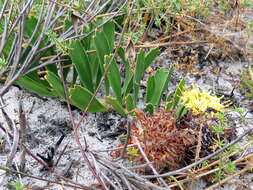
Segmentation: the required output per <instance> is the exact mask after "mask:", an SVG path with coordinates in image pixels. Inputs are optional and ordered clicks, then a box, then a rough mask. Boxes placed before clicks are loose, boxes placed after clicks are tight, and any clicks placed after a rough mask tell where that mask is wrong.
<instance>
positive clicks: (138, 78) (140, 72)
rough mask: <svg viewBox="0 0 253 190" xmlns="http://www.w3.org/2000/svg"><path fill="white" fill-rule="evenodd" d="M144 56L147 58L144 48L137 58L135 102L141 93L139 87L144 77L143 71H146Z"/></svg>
mask: <svg viewBox="0 0 253 190" xmlns="http://www.w3.org/2000/svg"><path fill="white" fill-rule="evenodd" d="M144 58H145V52H144V50H143V49H142V50H141V51H140V52H139V53H138V55H137V58H136V68H135V74H134V89H133V90H134V100H135V104H136V102H137V99H138V94H139V88H140V81H141V79H142V76H143V73H144V63H143V62H144Z"/></svg>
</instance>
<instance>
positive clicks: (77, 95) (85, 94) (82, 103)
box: [69, 86, 107, 112]
mask: <svg viewBox="0 0 253 190" xmlns="http://www.w3.org/2000/svg"><path fill="white" fill-rule="evenodd" d="M69 95H70V97H69V98H70V103H71V104H72V105H74V106H76V107H78V108H80V109H81V110H83V111H84V110H85V109H86V107H87V106H88V104H89V102H90V100H91V99H92V97H93V94H92V93H91V92H90V91H89V90H88V89H86V88H83V87H81V86H75V87H74V88H71V89H70V92H69ZM88 111H89V112H103V111H107V108H106V107H105V106H104V105H103V104H102V103H101V102H100V101H98V100H97V99H96V98H94V99H93V101H92V103H91V105H90V108H89V109H88Z"/></svg>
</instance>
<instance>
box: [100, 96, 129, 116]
mask: <svg viewBox="0 0 253 190" xmlns="http://www.w3.org/2000/svg"><path fill="white" fill-rule="evenodd" d="M105 101H106V102H107V103H108V104H110V105H112V107H113V108H114V110H115V111H116V112H118V113H119V114H120V115H122V116H123V117H126V116H127V111H126V110H125V109H124V108H123V107H122V105H121V104H120V102H119V101H118V100H117V99H116V98H113V97H110V96H106V97H105Z"/></svg>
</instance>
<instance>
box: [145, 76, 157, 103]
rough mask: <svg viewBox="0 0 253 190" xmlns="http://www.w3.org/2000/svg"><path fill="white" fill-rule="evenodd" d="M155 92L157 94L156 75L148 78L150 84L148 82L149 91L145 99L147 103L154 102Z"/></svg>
mask: <svg viewBox="0 0 253 190" xmlns="http://www.w3.org/2000/svg"><path fill="white" fill-rule="evenodd" d="M154 92H155V77H154V75H150V76H149V77H148V82H147V90H146V97H145V102H146V103H148V102H150V101H151V100H152V97H153V95H154Z"/></svg>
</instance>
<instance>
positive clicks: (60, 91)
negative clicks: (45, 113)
mask: <svg viewBox="0 0 253 190" xmlns="http://www.w3.org/2000/svg"><path fill="white" fill-rule="evenodd" d="M45 79H46V80H47V81H48V83H49V84H50V86H51V87H52V88H53V90H54V91H55V92H56V93H57V95H58V96H60V97H61V98H63V99H66V97H65V93H64V88H63V84H62V82H61V79H60V78H59V77H58V76H57V75H55V74H54V73H53V72H50V71H48V72H47V75H46V76H45Z"/></svg>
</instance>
